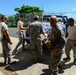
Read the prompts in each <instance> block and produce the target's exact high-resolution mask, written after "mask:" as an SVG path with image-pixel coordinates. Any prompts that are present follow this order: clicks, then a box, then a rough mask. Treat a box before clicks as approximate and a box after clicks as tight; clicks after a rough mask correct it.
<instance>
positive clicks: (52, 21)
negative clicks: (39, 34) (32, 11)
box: [50, 16, 57, 27]
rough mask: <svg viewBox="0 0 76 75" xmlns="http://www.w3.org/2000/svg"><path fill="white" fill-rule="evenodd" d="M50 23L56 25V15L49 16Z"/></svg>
mask: <svg viewBox="0 0 76 75" xmlns="http://www.w3.org/2000/svg"><path fill="white" fill-rule="evenodd" d="M50 25H51V26H52V27H56V25H57V17H56V16H51V17H50Z"/></svg>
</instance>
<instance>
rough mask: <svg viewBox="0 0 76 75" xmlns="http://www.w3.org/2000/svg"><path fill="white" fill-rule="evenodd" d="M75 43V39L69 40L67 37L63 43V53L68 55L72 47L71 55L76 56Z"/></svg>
mask: <svg viewBox="0 0 76 75" xmlns="http://www.w3.org/2000/svg"><path fill="white" fill-rule="evenodd" d="M75 43H76V40H70V39H68V40H67V42H66V45H65V54H66V55H67V56H68V55H69V56H70V51H71V49H73V57H74V58H76V46H74V44H75Z"/></svg>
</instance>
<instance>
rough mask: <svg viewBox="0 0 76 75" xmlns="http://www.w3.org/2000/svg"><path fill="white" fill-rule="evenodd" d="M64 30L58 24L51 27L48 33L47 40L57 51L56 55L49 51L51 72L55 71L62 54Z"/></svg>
mask: <svg viewBox="0 0 76 75" xmlns="http://www.w3.org/2000/svg"><path fill="white" fill-rule="evenodd" d="M63 34H64V32H63V31H61V30H60V28H59V27H58V26H56V27H52V29H51V32H50V34H49V35H48V38H49V41H50V42H51V44H52V45H53V46H54V47H55V48H56V50H57V51H58V55H56V56H55V55H53V54H52V53H51V64H50V68H51V70H52V71H53V72H56V71H57V68H58V65H59V62H60V59H61V56H62V53H63V51H62V49H63V47H64V44H65V41H64V38H63V36H62V35H63Z"/></svg>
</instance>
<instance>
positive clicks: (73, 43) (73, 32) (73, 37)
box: [63, 18, 76, 65]
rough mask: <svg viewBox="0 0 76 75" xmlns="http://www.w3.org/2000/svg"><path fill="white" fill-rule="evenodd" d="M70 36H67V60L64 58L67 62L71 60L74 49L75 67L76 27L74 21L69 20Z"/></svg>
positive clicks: (75, 61)
mask: <svg viewBox="0 0 76 75" xmlns="http://www.w3.org/2000/svg"><path fill="white" fill-rule="evenodd" d="M68 25H69V27H68V34H67V37H68V39H67V42H66V45H65V54H66V56H67V57H66V58H63V60H65V61H69V60H70V51H71V49H73V57H74V65H76V26H75V25H74V19H73V18H69V19H68Z"/></svg>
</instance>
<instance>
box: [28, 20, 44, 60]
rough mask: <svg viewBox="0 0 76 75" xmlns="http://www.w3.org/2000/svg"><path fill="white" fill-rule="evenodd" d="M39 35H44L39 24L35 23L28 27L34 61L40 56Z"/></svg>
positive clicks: (40, 43)
mask: <svg viewBox="0 0 76 75" xmlns="http://www.w3.org/2000/svg"><path fill="white" fill-rule="evenodd" d="M41 33H43V34H44V32H43V29H42V24H41V22H38V21H35V22H33V23H31V24H30V25H29V35H30V37H31V39H30V43H31V49H32V54H33V58H34V59H37V58H40V56H41V55H42V41H41V39H40V36H39V35H40V34H41Z"/></svg>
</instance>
